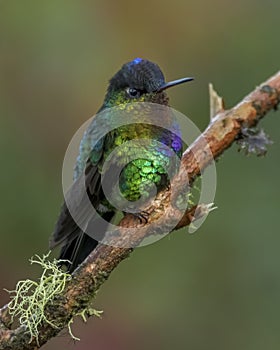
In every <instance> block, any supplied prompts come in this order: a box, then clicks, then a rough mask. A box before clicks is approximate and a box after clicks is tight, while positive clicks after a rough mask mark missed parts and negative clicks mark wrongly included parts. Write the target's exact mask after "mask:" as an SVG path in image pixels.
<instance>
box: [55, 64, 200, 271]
mask: <svg viewBox="0 0 280 350" xmlns="http://www.w3.org/2000/svg"><path fill="white" fill-rule="evenodd" d="M191 80H193V78H190V77H187V78H182V79H178V80H174V81H170V82H166V81H165V78H164V75H163V73H162V71H161V69H160V67H159V66H158V65H157V64H156V63H153V62H151V61H149V60H147V59H142V58H135V59H134V60H132V61H130V62H128V63H125V64H124V65H123V66H122V67H121V69H120V70H119V71H118V72H117V73H116V74H115V75H114V76H113V77H112V78H111V79H110V81H109V85H108V89H107V93H106V95H105V99H104V102H103V104H102V106H101V108H100V109H99V111H98V112H97V116H98V115H101V114H102V116H103V118H104V123H105V124H107V125H110V124H111V123H112V118H114V114H110V112H107V111H110V110H111V109H114V108H119V109H120V110H123V109H127V110H128V111H129V112H128V113H131V124H125V125H122V126H118V127H117V128H114V129H113V130H110V131H109V132H108V133H107V134H106V135H103V136H102V137H100V134H102V130H101V129H102V127H101V126H100V125H97V124H96V122H95V118H94V119H93V121H92V122H91V124H90V125H89V126H88V128H87V130H86V131H85V133H84V136H83V138H82V140H81V143H80V148H79V155H78V158H77V161H76V166H75V169H74V177H73V180H74V183H73V188H74V189H72V191H71V190H70V196H72V197H74V200H73V205H72V210H69V209H70V208H69V205H68V203H66V202H67V201H65V202H64V204H63V205H62V208H61V212H60V215H59V217H58V220H57V222H56V225H55V228H54V231H53V233H52V236H51V239H50V248H51V249H53V248H54V247H56V246H58V245H61V246H62V248H61V252H60V256H59V258H60V259H63V260H67V262H65V266H66V268H67V270H68V271H69V272H70V273H72V272H73V271H74V270H75V269H76V267H77V266H78V265H79V264H80V263H81V262H82V261H83V260H84V259H85V258H86V257H87V256H88V255H89V254H90V253H91V252H92V251H93V249H95V248H96V246H97V245H98V241H100V240H102V237H103V236H104V234H105V232H106V224H104V222H110V221H112V219H113V217H114V216H115V214H116V213H117V211H118V210H117V208H116V207H115V206H114V205H112V204H111V203H110V202H109V201H108V200H107V198H106V195H105V194H104V190H103V185H104V184H103V183H102V181H101V180H102V175H104V173H105V175H106V174H107V175H108V176H107V178H108V179H107V180H106V176H105V178H104V179H105V180H104V182H105V185H106V187H107V188H109V190H110V189H112V191H113V189H114V186H116V185H118V186H119V189H120V192H121V195H122V196H123V198H125V199H126V200H127V201H128V203H132V204H133V203H134V202H137V201H138V200H139V198H141V200H143V198H144V202H145V198H146V199H148V197H149V190H150V189H151V188H152V187H153V186H154V187H156V189H157V191H162V190H164V189H166V188H167V187H168V186H169V184H170V178H169V176H168V174H166V171H165V168H166V167H169V168H171V169H173V168H175V164H174V159H173V160H171V158H172V157H171V156H170V152H168V149H171V151H172V152H173V153H174V154H175V155H177V156H178V157H179V158H180V157H181V155H182V150H183V142H182V140H181V138H180V135H179V132H178V133H175V132H173V131H170V130H168V129H165V128H163V127H160V126H158V125H153V124H149V123H147V122H146V123H145V118H146V119H147V116H145V108H146V107H145V105H146V104H148V106H150V105H151V104H157V105H161V106H169V98H168V95H167V93H166V90H167V89H169V88H170V87H173V86H176V85H179V84H182V83H185V82H189V81H191ZM142 103H146V104H144V105H143V104H142ZM139 105H140V106H142V105H143V106H144V107H143V108H139ZM167 114H168V113H167ZM133 118H136V119H137V123H136V122H135V123H133V120H135V119H133ZM163 118H167V119H166V120H167V124H168V120H169V119H168V116H167V117H166V116H165V117H163ZM139 121H140V122H139ZM135 139H136V140H138V141H140V140H145V142H144V143H142V144H141V142H140V143H139V144H137V148H138V151H141V152H142V153H141V156H139V158H136V159H135V157H134V159H132V160H131V161H130V160H128V159H129V156H130V153H132V152H135V150H132V148H130V147H127V148H122V149H121V150H120V152H119V154H118V157H117V161H114V160H113V161H112V164H110V166H109V167H107V168H106V169H105V170H104V169H102V167H103V165H104V163H105V162H106V160H108V157H109V156H110V154H111V152H112V151H113V150H114V149H115V148H116V147H117V146H124V145H125V144H126V142H129V141H132V140H135ZM96 140H98V141H97V142H96ZM159 144H162V145H163V147H160V146H159ZM173 158H174V157H173ZM175 158H176V157H175ZM120 169H121V170H120ZM118 171H119V172H118ZM115 174H119V176H115ZM169 175H170V174H169ZM81 178H83V181H84V186H85V191H82V192H84V193H81V191H80V187H79V186H78V185H77V184H78V183H79V181H80V179H81ZM116 178H117V179H116ZM75 185H77V186H76V188H75ZM154 187H153V188H154ZM85 197H87V199H89V200H90V203H91V205H92V206H93V207H94V208H95V211H91V210H88V209H85V207H86V206H85V205H84V204H83V203H84V199H85ZM73 212H74V215H73ZM143 213H144V211H143V212H140V213H139V212H138V213H137V212H135V213H134V214H133V215H136V216H137V217H138V218H139V220H142V219H143V218H144V219H145V220H146V218H145V215H144V214H143ZM123 214H124V215H126V214H127V212H126V211H125V210H123ZM130 214H131V213H130ZM73 216H74V217H73ZM76 217H80V218H83V219H82V222H83V225H79V224H78V223H77V220H75V218H76ZM100 217H101V218H102V219H103V220H102V223H100V222H99V223H98V220H99V219H100ZM99 221H100V220H99ZM97 227H98V229H97ZM88 230H90V231H94V230H95V231H98V232H96V235H94V237H95V238H96V239H94V238H92V237H90V236H89V235H88V234H87V233H85V231H87V232H88ZM68 261H69V262H68Z"/></svg>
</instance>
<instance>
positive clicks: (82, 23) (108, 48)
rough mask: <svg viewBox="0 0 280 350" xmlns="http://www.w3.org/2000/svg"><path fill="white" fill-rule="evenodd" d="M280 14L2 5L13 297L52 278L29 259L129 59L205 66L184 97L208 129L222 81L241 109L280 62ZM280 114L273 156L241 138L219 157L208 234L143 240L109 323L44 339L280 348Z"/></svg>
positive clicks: (177, 0) (98, 4)
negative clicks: (110, 85)
mask: <svg viewBox="0 0 280 350" xmlns="http://www.w3.org/2000/svg"><path fill="white" fill-rule="evenodd" d="M279 13H280V2H279V1H277V0H268V1H266V2H264V1H260V0H236V1H234V2H232V1H223V0H213V1H211V2H210V1H208V2H207V1H194V0H190V1H182V0H173V1H172V2H162V1H147V0H142V1H138V2H132V1H126V0H120V1H115V2H114V1H104V0H96V1H89V0H80V1H73V0H48V1H35V0H32V1H31V0H24V1H22V0H9V1H7V0H6V1H4V0H1V1H0V118H1V119H0V122H1V124H0V125H1V127H0V144H1V147H0V161H1V163H0V164H1V173H0V193H1V210H0V222H1V241H0V244H1V254H0V269H1V275H0V299H1V304H3V303H4V302H7V301H8V295H7V293H6V292H4V291H3V288H4V287H5V288H8V289H13V288H14V287H15V284H16V282H17V281H18V280H19V279H23V278H31V277H37V276H38V270H36V269H35V268H33V267H31V266H30V265H29V263H28V259H29V258H30V257H31V256H32V255H33V254H35V253H39V254H42V253H43V252H46V251H47V249H48V237H49V234H50V233H51V231H52V229H53V225H54V223H55V220H56V218H57V215H58V212H59V208H60V205H61V203H62V198H63V197H62V190H61V165H62V161H63V157H64V153H65V151H66V148H67V145H68V142H69V141H70V139H71V137H72V135H73V134H74V133H75V131H76V130H77V128H78V127H79V126H80V125H81V124H82V123H83V122H84V121H86V120H87V119H88V118H89V117H91V116H92V115H93V114H94V113H95V112H96V110H97V109H98V108H99V106H100V105H101V103H102V101H103V97H104V94H105V90H106V86H107V81H108V79H109V78H110V77H111V76H112V75H113V74H114V73H115V72H116V71H117V70H118V69H119V68H120V66H121V65H122V64H123V63H124V62H127V61H129V60H131V59H133V58H135V57H138V56H139V57H144V58H149V59H150V60H153V61H155V62H157V63H158V64H159V65H160V66H161V68H162V69H163V71H164V72H165V75H166V78H167V79H176V78H179V77H182V76H188V75H189V76H195V78H196V80H195V82H194V83H192V84H190V85H187V86H181V87H180V88H176V89H173V90H172V91H170V96H171V103H172V106H174V107H175V108H176V109H177V110H179V111H181V112H183V113H185V114H187V116H188V117H189V118H191V119H192V120H193V121H194V122H195V123H196V124H197V125H198V127H200V128H201V129H203V128H205V127H206V125H207V123H208V118H209V117H208V114H209V112H208V111H209V99H208V83H209V82H212V83H213V84H214V87H215V88H216V89H217V90H218V92H219V93H220V94H221V95H223V96H224V98H225V101H226V105H227V107H231V106H233V105H234V104H235V103H237V102H238V101H239V100H240V99H241V98H242V97H243V96H244V95H245V94H247V93H248V92H250V91H251V90H252V89H253V88H254V87H255V86H256V85H258V84H260V83H261V82H262V81H264V80H265V79H266V78H268V77H269V76H270V75H272V74H274V73H275V72H276V71H277V70H279V67H280V66H279V62H280V46H279ZM279 117H280V112H279V111H278V112H272V113H270V114H269V115H268V116H267V117H266V118H265V119H264V120H263V121H262V123H261V124H262V127H264V128H265V130H266V132H267V133H268V134H269V135H270V137H271V138H272V140H273V141H274V144H273V145H272V146H270V147H269V152H268V154H267V156H266V157H265V158H257V157H245V156H244V155H241V154H239V153H238V152H237V148H236V146H234V147H232V148H231V149H229V150H228V151H227V152H226V153H225V154H224V155H223V156H222V157H221V158H220V159H219V161H218V163H217V171H218V183H217V195H216V199H215V204H216V205H217V206H218V208H219V209H218V210H216V211H214V212H213V213H212V214H211V215H210V216H209V218H208V219H207V221H206V222H205V224H204V225H203V226H202V227H201V229H200V230H199V231H198V232H196V233H195V234H194V235H189V234H187V233H186V230H181V231H180V232H177V233H175V234H173V235H171V236H168V237H166V238H165V239H163V240H161V241H159V242H157V243H155V244H153V245H151V246H147V247H144V248H140V249H137V250H136V251H135V252H134V253H133V254H132V255H131V257H130V258H129V259H127V260H126V261H124V262H123V263H122V264H121V265H120V266H119V267H118V268H117V270H115V271H114V273H113V274H112V276H111V277H110V279H109V280H108V282H106V283H105V284H104V286H103V287H102V289H101V291H100V292H99V294H98V296H97V298H96V300H95V303H94V304H95V307H96V308H97V309H103V310H104V316H103V319H102V320H99V319H91V320H89V322H88V323H87V324H86V325H84V324H82V322H80V321H79V320H77V322H76V323H75V325H74V327H73V328H74V330H73V331H74V334H75V335H77V336H79V337H80V338H81V341H80V342H78V343H77V344H73V342H72V341H71V340H70V338H69V336H68V335H67V332H66V331H65V332H64V333H62V334H61V335H60V336H59V337H57V338H56V339H53V340H52V341H51V342H49V343H48V344H47V345H46V346H45V347H44V348H45V349H46V350H47V349H53V350H56V349H76V350H82V349H99V350H108V349H116V350H119V349H122V350H126V349H164V350H165V349H170V348H172V349H192V350H204V349H207V350H211V349H213V350H224V349H227V350H235V349H242V350H243V349H244V350H245V349H246V350H251V349H252V350H261V349H264V348H265V349H269V350H271V349H279V347H280V329H279V327H280V322H279V321H280V301H279V295H280V278H279V277H280V257H279V246H280V236H279V228H278V219H277V216H278V215H279V214H278V210H279V198H280V190H279V186H278V181H279V177H280V166H279V152H280V145H279V136H280V119H279Z"/></svg>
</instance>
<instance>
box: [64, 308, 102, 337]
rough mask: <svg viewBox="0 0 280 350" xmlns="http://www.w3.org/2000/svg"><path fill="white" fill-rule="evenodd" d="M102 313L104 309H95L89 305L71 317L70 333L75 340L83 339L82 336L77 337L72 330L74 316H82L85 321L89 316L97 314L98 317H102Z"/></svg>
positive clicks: (69, 323)
mask: <svg viewBox="0 0 280 350" xmlns="http://www.w3.org/2000/svg"><path fill="white" fill-rule="evenodd" d="M102 314H103V311H102V310H95V309H94V308H92V307H87V308H85V309H83V310H82V311H80V312H77V313H75V315H74V316H73V317H72V318H71V319H70V321H69V322H68V332H69V334H70V337H71V338H72V339H73V340H76V341H80V340H81V339H80V338H78V337H76V336H75V335H74V334H73V332H72V328H71V325H72V323H73V322H74V317H75V316H80V317H81V318H82V320H83V321H84V322H87V317H90V316H96V317H99V318H101V315H102Z"/></svg>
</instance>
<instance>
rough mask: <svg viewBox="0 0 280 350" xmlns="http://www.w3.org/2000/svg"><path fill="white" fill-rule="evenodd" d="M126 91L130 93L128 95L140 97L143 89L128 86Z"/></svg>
mask: <svg viewBox="0 0 280 350" xmlns="http://www.w3.org/2000/svg"><path fill="white" fill-rule="evenodd" d="M125 91H126V93H127V95H128V97H130V98H137V97H140V96H141V91H140V90H137V89H135V88H130V87H128V88H126V90H125Z"/></svg>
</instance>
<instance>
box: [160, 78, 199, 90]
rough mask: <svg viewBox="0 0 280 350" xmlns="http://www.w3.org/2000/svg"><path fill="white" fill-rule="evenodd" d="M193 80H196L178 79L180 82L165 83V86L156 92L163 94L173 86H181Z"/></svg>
mask: <svg viewBox="0 0 280 350" xmlns="http://www.w3.org/2000/svg"><path fill="white" fill-rule="evenodd" d="M192 80H194V78H182V79H178V80H173V81H170V82H168V83H165V84H164V85H162V86H161V87H159V88H158V89H157V90H156V92H161V91H163V90H166V89H169V88H170V87H172V86H176V85H179V84H183V83H187V82H188V81H192Z"/></svg>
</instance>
